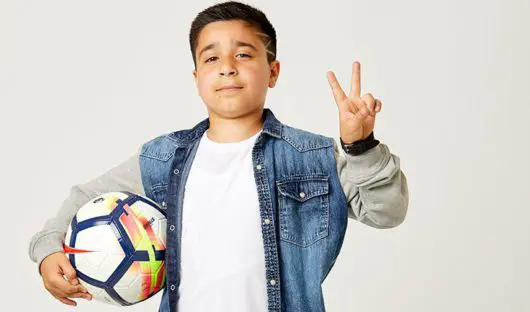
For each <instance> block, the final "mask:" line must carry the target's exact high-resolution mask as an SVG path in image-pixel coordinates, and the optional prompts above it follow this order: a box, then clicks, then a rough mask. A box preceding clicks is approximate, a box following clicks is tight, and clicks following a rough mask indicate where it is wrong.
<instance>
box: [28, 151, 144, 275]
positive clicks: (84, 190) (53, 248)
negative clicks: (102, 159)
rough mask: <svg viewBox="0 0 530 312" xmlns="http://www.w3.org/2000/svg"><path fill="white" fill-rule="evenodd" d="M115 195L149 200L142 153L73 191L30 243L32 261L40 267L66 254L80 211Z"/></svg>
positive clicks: (74, 187) (74, 188) (79, 185)
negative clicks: (69, 231)
mask: <svg viewBox="0 0 530 312" xmlns="http://www.w3.org/2000/svg"><path fill="white" fill-rule="evenodd" d="M113 191H129V192H132V193H135V194H139V195H142V196H145V191H144V188H143V184H142V180H141V173H140V162H139V151H138V152H137V153H136V154H135V155H133V156H132V157H130V158H129V159H127V160H126V161H124V162H122V163H121V164H119V165H118V166H116V167H114V168H112V169H110V170H108V171H107V172H106V173H104V174H103V175H101V176H99V177H97V178H95V179H93V180H90V181H88V182H87V183H84V184H78V185H75V186H73V187H72V188H71V190H70V194H69V196H68V197H67V198H66V199H65V200H64V202H63V203H62V205H61V208H60V209H59V211H58V212H57V214H56V215H55V216H54V217H52V218H50V219H48V220H47V221H46V223H45V225H44V227H43V229H42V230H41V231H39V232H37V233H36V234H35V235H33V237H32V238H31V241H30V243H29V256H30V258H31V260H32V261H34V262H37V263H38V264H39V265H40V262H41V261H42V260H43V259H44V258H45V257H47V256H48V255H50V254H52V253H54V252H57V251H61V250H63V248H62V241H63V239H64V236H65V234H66V231H67V229H68V225H69V224H70V222H71V220H72V218H73V217H74V216H75V214H76V213H77V211H78V210H79V208H80V207H81V206H83V205H84V204H85V203H87V202H88V201H89V200H90V199H92V198H94V197H96V196H99V195H101V194H103V193H107V192H113Z"/></svg>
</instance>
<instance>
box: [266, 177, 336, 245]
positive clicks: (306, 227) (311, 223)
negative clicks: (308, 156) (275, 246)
mask: <svg viewBox="0 0 530 312" xmlns="http://www.w3.org/2000/svg"><path fill="white" fill-rule="evenodd" d="M276 185H277V188H278V205H279V208H278V209H279V220H280V239H281V240H282V241H285V242H289V243H292V244H295V245H298V246H301V247H307V246H309V245H312V244H314V243H315V242H317V241H318V240H320V239H322V238H324V237H326V236H328V231H329V178H328V176H325V175H308V176H291V177H288V178H286V179H282V180H280V181H277V182H276Z"/></svg>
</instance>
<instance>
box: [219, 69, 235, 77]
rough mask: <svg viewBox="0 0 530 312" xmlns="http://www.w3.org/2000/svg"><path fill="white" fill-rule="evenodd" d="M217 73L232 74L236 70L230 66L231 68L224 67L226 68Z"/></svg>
mask: <svg viewBox="0 0 530 312" xmlns="http://www.w3.org/2000/svg"><path fill="white" fill-rule="evenodd" d="M219 74H220V75H221V76H233V75H235V74H236V70H235V69H233V68H232V69H226V70H225V69H222V70H221V71H220V72H219Z"/></svg>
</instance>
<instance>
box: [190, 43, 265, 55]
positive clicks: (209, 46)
mask: <svg viewBox="0 0 530 312" xmlns="http://www.w3.org/2000/svg"><path fill="white" fill-rule="evenodd" d="M234 44H235V46H236V47H249V48H251V49H252V50H254V51H256V52H257V51H258V49H257V48H256V47H255V46H254V45H252V44H250V43H248V42H243V41H238V40H235V41H234ZM216 46H219V42H214V43H210V44H209V45H207V46H205V47H204V48H202V50H201V52H199V56H198V58H201V54H202V53H204V52H206V51H207V50H211V49H213V48H215V47H216Z"/></svg>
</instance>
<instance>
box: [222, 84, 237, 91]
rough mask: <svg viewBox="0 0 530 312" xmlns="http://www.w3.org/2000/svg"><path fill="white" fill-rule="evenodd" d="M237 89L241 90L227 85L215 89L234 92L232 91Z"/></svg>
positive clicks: (235, 86)
mask: <svg viewBox="0 0 530 312" xmlns="http://www.w3.org/2000/svg"><path fill="white" fill-rule="evenodd" d="M239 89H243V87H241V86H237V85H228V86H224V87H221V88H219V89H217V90H216V91H234V90H239Z"/></svg>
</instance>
